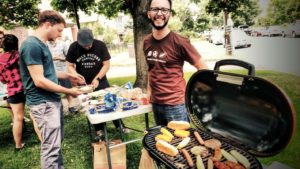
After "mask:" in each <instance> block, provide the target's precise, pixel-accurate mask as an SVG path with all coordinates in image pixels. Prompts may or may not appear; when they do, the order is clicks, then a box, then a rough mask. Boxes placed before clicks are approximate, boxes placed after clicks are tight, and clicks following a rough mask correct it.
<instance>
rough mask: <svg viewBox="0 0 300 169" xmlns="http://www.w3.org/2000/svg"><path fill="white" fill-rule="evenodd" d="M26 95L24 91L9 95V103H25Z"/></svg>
mask: <svg viewBox="0 0 300 169" xmlns="http://www.w3.org/2000/svg"><path fill="white" fill-rule="evenodd" d="M25 101H26V99H25V95H24V92H20V93H16V94H15V95H12V96H9V97H8V98H7V102H8V103H12V104H18V103H25Z"/></svg>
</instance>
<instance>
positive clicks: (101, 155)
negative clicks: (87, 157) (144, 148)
mask: <svg viewBox="0 0 300 169" xmlns="http://www.w3.org/2000/svg"><path fill="white" fill-rule="evenodd" d="M119 143H121V141H120V140H115V141H112V142H110V146H111V145H115V144H119ZM93 146H94V169H108V168H109V166H108V160H107V154H106V146H105V142H104V141H102V142H100V143H95V144H94V145H93ZM110 157H111V163H112V168H113V169H126V145H125V144H124V145H121V146H118V147H114V148H111V149H110Z"/></svg>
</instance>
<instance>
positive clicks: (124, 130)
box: [122, 128, 130, 133]
mask: <svg viewBox="0 0 300 169" xmlns="http://www.w3.org/2000/svg"><path fill="white" fill-rule="evenodd" d="M122 133H130V130H129V129H128V128H122Z"/></svg>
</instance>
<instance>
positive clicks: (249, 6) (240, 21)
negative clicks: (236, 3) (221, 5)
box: [232, 0, 261, 27]
mask: <svg viewBox="0 0 300 169" xmlns="http://www.w3.org/2000/svg"><path fill="white" fill-rule="evenodd" d="M260 12H261V10H260V9H259V5H258V0H250V1H245V3H244V4H241V6H240V7H239V8H237V9H236V11H234V12H232V20H233V22H234V26H235V27H237V26H238V25H244V24H246V25H249V26H252V25H254V24H255V18H256V17H257V15H258V14H259V13H260Z"/></svg>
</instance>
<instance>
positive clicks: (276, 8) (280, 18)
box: [259, 0, 300, 26]
mask: <svg viewBox="0 0 300 169" xmlns="http://www.w3.org/2000/svg"><path fill="white" fill-rule="evenodd" d="M297 19H300V1H299V0H270V2H269V6H268V10H267V16H266V17H264V18H261V19H260V20H259V21H260V24H261V25H264V26H269V25H282V24H285V23H293V22H295V20H297Z"/></svg>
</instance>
